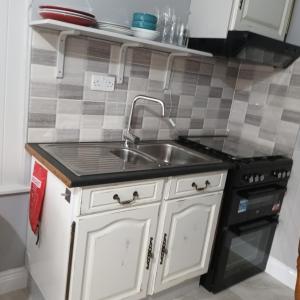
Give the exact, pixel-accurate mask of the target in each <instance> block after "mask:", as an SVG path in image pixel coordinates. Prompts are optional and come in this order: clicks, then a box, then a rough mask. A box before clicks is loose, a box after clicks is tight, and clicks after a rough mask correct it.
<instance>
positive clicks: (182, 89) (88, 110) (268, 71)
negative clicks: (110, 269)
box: [28, 30, 300, 155]
mask: <svg viewBox="0 0 300 300" xmlns="http://www.w3.org/2000/svg"><path fill="white" fill-rule="evenodd" d="M57 38H58V32H56V31H45V30H43V31H34V33H33V40H32V64H31V68H32V69H31V101H30V108H29V123H28V124H29V130H28V141H29V142H64V141H74V142H76V141H111V140H120V139H121V137H122V132H123V130H124V128H126V126H127V121H128V115H129V110H130V105H131V103H132V100H133V98H134V96H136V95H140V94H144V95H149V96H153V97H157V98H159V99H162V100H164V102H165V104H166V107H167V111H166V113H167V115H169V116H170V117H171V118H172V119H173V120H174V121H175V124H176V127H175V128H172V127H171V126H170V123H169V122H167V120H164V119H161V118H160V111H159V110H160V107H159V106H158V105H155V104H154V105H153V104H150V105H149V103H146V105H145V106H143V105H141V104H140V105H138V106H137V108H136V110H135V115H134V118H133V124H132V125H133V128H134V129H135V133H136V134H137V135H138V136H139V137H141V138H142V139H172V138H174V137H175V136H176V135H178V134H182V135H200V134H223V133H225V132H226V131H227V130H228V129H229V130H230V132H231V134H234V135H237V136H241V137H243V138H245V139H248V140H249V142H251V141H255V142H258V143H259V144H261V145H262V147H263V148H265V149H267V150H268V151H269V152H270V153H284V154H289V155H291V154H292V152H293V148H294V144H295V141H296V136H297V133H298V131H299V124H300V61H298V62H296V63H295V64H294V65H293V66H291V67H289V68H288V69H284V70H281V69H278V70H276V69H275V70H274V69H273V68H271V67H266V66H259V65H246V64H239V63H237V62H234V61H227V60H221V59H215V58H205V57H202V58H201V61H194V60H193V61H192V60H187V59H185V58H178V59H176V60H175V63H174V66H173V71H172V76H171V84H170V90H169V91H165V92H164V91H163V80H164V75H165V68H166V63H167V54H165V53H162V52H156V51H150V50H147V49H141V48H136V49H129V51H128V53H127V58H126V66H125V78H124V83H123V84H117V85H116V89H115V91H113V92H99V91H92V90H91V89H90V83H91V75H92V73H102V74H109V75H116V73H117V67H118V55H119V49H120V45H118V44H112V43H110V42H105V41H100V40H95V39H90V38H85V37H71V38H69V39H68V42H67V47H66V61H65V76H64V78H63V79H56V43H57ZM232 99H233V100H232Z"/></svg>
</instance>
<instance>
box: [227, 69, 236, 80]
mask: <svg viewBox="0 0 300 300" xmlns="http://www.w3.org/2000/svg"><path fill="white" fill-rule="evenodd" d="M238 72H239V69H238V68H237V67H228V68H227V71H226V77H234V78H236V77H237V76H238Z"/></svg>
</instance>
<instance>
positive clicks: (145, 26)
mask: <svg viewBox="0 0 300 300" xmlns="http://www.w3.org/2000/svg"><path fill="white" fill-rule="evenodd" d="M132 27H137V28H143V29H149V30H156V24H155V23H150V22H142V21H133V22H132Z"/></svg>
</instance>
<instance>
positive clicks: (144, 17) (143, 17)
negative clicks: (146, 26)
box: [133, 13, 157, 24]
mask: <svg viewBox="0 0 300 300" xmlns="http://www.w3.org/2000/svg"><path fill="white" fill-rule="evenodd" d="M133 21H142V22H149V23H154V24H156V23H157V17H156V16H154V15H150V14H146V13H134V14H133Z"/></svg>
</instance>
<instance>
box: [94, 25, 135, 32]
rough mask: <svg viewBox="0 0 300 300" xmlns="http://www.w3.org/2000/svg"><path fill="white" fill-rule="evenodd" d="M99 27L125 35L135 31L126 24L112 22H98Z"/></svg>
mask: <svg viewBox="0 0 300 300" xmlns="http://www.w3.org/2000/svg"><path fill="white" fill-rule="evenodd" d="M97 27H98V28H99V29H101V30H107V31H111V32H115V33H121V34H125V35H133V31H132V30H131V29H130V28H129V27H128V26H125V25H120V24H116V23H111V22H97Z"/></svg>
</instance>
